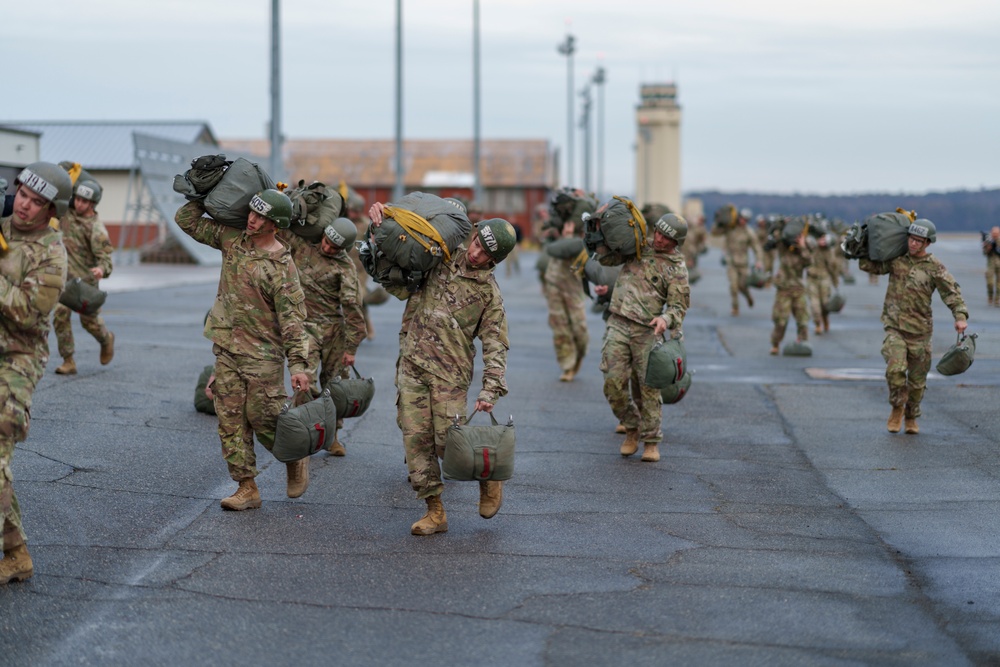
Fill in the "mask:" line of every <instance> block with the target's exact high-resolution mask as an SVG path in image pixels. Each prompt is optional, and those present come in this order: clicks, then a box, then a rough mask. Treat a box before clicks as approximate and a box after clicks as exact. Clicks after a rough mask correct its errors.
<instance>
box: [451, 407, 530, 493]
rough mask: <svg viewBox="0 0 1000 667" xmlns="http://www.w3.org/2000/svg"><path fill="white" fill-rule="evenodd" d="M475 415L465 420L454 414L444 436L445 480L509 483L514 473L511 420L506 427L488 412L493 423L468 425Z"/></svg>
mask: <svg viewBox="0 0 1000 667" xmlns="http://www.w3.org/2000/svg"><path fill="white" fill-rule="evenodd" d="M474 415H475V413H473V414H471V415H469V416H468V417H466V418H465V419H464V420H463V419H462V417H461V416H459V415H455V418H454V420H453V421H452V424H451V426H449V427H448V430H447V432H446V433H445V436H444V462H443V464H442V466H441V468H442V470H443V471H444V476H445V479H454V480H459V481H465V482H471V481H480V482H487V481H494V482H502V481H504V480H508V479H510V478H511V476H512V475H513V474H514V444H515V440H516V438H515V432H514V418H513V417H511V418H510V419H509V420H508V421H507V423H506V424H503V425H501V424H499V423H497V418H496V417H494V416H493V413H492V412H491V413H489V415H490V421H491V422H492V424H490V425H489V426H470V425H469V421H471V420H472V417H473V416H474Z"/></svg>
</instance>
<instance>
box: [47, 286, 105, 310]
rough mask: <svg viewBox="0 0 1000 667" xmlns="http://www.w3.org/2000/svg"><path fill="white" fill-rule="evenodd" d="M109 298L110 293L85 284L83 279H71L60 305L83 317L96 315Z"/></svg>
mask: <svg viewBox="0 0 1000 667" xmlns="http://www.w3.org/2000/svg"><path fill="white" fill-rule="evenodd" d="M107 298H108V293H107V292H105V291H104V290H100V289H97V288H96V287H94V286H93V285H91V284H90V283H88V282H84V280H83V279H82V278H71V279H70V280H67V281H66V287H65V289H63V293H62V294H60V295H59V303H61V304H62V305H64V306H66V307H67V308H69V309H70V310H72V311H75V312H77V313H80V314H82V315H94V314H95V313H97V311H99V310H100V309H101V306H103V305H104V302H105V300H107Z"/></svg>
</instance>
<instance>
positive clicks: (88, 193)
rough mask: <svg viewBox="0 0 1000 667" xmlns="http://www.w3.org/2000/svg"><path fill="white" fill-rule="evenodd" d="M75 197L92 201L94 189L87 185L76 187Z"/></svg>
mask: <svg viewBox="0 0 1000 667" xmlns="http://www.w3.org/2000/svg"><path fill="white" fill-rule="evenodd" d="M76 196H77V197H82V198H83V199H93V198H94V188H92V187H90V186H89V185H77V186H76Z"/></svg>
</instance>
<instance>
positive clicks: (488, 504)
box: [479, 481, 503, 519]
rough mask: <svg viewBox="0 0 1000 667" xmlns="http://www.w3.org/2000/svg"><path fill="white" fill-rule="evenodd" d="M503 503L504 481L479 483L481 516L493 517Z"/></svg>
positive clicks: (485, 517)
mask: <svg viewBox="0 0 1000 667" xmlns="http://www.w3.org/2000/svg"><path fill="white" fill-rule="evenodd" d="M501 505H503V482H492V481H491V482H480V483H479V516H481V517H483V518H484V519H492V518H493V517H495V516H496V514H497V512H499V511H500V506H501Z"/></svg>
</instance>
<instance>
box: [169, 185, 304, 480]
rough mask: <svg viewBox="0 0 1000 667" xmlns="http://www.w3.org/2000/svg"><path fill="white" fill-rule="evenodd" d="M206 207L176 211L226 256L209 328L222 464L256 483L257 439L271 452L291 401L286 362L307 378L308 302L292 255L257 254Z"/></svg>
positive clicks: (186, 226) (187, 227)
mask: <svg viewBox="0 0 1000 667" xmlns="http://www.w3.org/2000/svg"><path fill="white" fill-rule="evenodd" d="M204 212H205V208H204V206H203V205H202V203H201V202H200V201H192V202H188V203H187V204H185V205H184V206H182V207H181V208H180V209H178V210H177V215H176V217H175V219H176V221H177V225H178V226H179V227H180V228H181V229H182V230H184V232H185V233H186V234H188V235H189V236H190V237H191V238H193V239H195V240H196V241H199V242H201V243H204V244H205V245H209V246H211V247H213V248H218V249H220V250H221V251H222V273H221V275H220V277H219V290H218V293H217V295H216V298H215V303H214V304H213V306H212V310H210V311H209V313H208V320H207V322H206V323H205V337H206V338H208V339H210V340H211V341H212V342H213V343H214V344H213V345H212V352H213V353H214V354H215V411H216V413H217V414H218V416H219V438H220V439H221V440H222V456H223V458H225V460H226V463H227V464H228V466H229V475H230V477H232V478H233V479H234V480H235V481H241V480H244V479H252V478H253V477H256V475H257V468H256V463H257V458H256V455H255V453H254V446H253V436H254V434H256V435H257V440H259V441H260V444H262V445H264V447H265V448H266V449H267V450H268V451H270V450H271V447H272V446H273V445H274V429H275V426H276V424H277V420H278V414H279V413H280V412H281V408H282V405H283V404H284V402H285V400H286V398H287V396H286V394H285V382H284V361H285V357H286V356H287V358H288V369H289V371H290V372H291V374H292V375H295V374H297V373H304V372H305V370H306V363H307V361H306V356H307V354H308V347H309V344H308V339H307V338H306V333H305V328H304V322H305V318H306V309H305V303H304V301H305V295H304V294H303V292H302V287H301V285H300V284H299V273H298V270H297V269H296V267H295V263H294V262H293V261H292V254H291V252H290V251H289V250H288V248H286V247H282V248H281V249H280V250H276V251H274V252H268V251H265V250H258V249H257V248H255V247H254V244H253V240H252V239H251V237H250V236H248V235H247V234H246V233H245V232H244V231H243V230H241V229H235V228H232V227H226V226H224V225H221V224H218V223H216V222H215V221H214V220H212V219H211V218H203V217H202V214H203V213H204Z"/></svg>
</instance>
